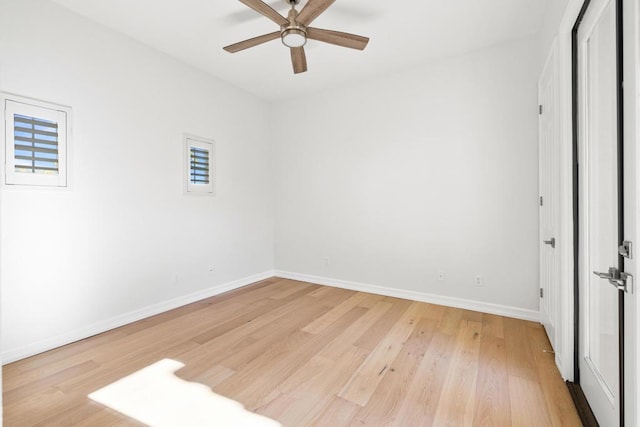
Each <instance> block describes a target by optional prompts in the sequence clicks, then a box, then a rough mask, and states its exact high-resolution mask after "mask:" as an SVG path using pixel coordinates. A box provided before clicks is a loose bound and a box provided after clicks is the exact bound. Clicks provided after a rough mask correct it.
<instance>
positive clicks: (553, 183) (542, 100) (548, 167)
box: [538, 44, 560, 350]
mask: <svg viewBox="0 0 640 427" xmlns="http://www.w3.org/2000/svg"><path fill="white" fill-rule="evenodd" d="M556 67H557V49H556V45H555V44H554V47H553V48H552V50H551V52H550V54H549V58H548V59H547V62H546V64H545V66H544V69H543V71H542V75H541V77H540V81H539V82H538V100H539V104H540V106H539V108H540V110H539V116H538V117H539V118H538V138H539V143H538V146H539V147H538V155H539V176H540V181H539V187H540V203H539V205H540V216H539V221H540V227H539V228H540V317H541V322H542V324H543V325H544V328H545V330H546V332H547V336H548V337H549V341H550V342H551V345H552V346H553V348H554V350H557V349H556V344H557V342H556V321H557V310H558V294H559V292H558V291H559V288H558V285H559V279H560V278H559V273H560V270H559V265H560V264H559V259H558V257H559V255H560V252H559V251H558V250H557V249H556V245H558V244H559V242H558V241H557V240H556V239H557V237H556V236H557V235H558V233H557V232H558V221H559V211H558V208H559V193H558V191H559V189H560V181H559V180H560V170H559V167H560V163H559V157H560V153H559V151H558V140H559V139H558V120H557V113H556V110H557V106H558V103H557V88H556V76H557V75H558V74H557V68H556Z"/></svg>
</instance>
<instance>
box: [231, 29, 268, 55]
mask: <svg viewBox="0 0 640 427" xmlns="http://www.w3.org/2000/svg"><path fill="white" fill-rule="evenodd" d="M279 37H280V31H276V32H274V33H269V34H265V35H262V36H258V37H254V38H252V39H248V40H244V41H241V42H238V43H235V44H232V45H229V46H226V47H223V49H224V50H226V51H227V52H229V53H236V52H240V51H241V50H245V49H249V48H250V47H254V46H258V45H259V44H262V43H266V42H269V41H271V40H275V39H277V38H279Z"/></svg>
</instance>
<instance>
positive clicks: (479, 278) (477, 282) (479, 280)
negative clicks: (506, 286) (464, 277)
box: [473, 274, 482, 287]
mask: <svg viewBox="0 0 640 427" xmlns="http://www.w3.org/2000/svg"><path fill="white" fill-rule="evenodd" d="M473 283H474V284H475V285H476V286H478V287H480V286H482V275H480V274H476V278H475V280H474V282H473Z"/></svg>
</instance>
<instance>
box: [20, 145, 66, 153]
mask: <svg viewBox="0 0 640 427" xmlns="http://www.w3.org/2000/svg"><path fill="white" fill-rule="evenodd" d="M14 147H15V150H16V151H17V150H20V151H34V152H37V153H49V154H58V149H57V148H56V149H53V148H43V147H34V146H31V145H18V144H16V145H15V146H14Z"/></svg>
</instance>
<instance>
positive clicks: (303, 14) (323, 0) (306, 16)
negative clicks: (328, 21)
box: [296, 0, 336, 27]
mask: <svg viewBox="0 0 640 427" xmlns="http://www.w3.org/2000/svg"><path fill="white" fill-rule="evenodd" d="M335 1H336V0H309V2H308V3H307V4H306V5H305V7H304V8H303V9H302V10H301V11H300V14H299V15H298V17H297V18H296V21H297V22H298V23H299V24H302V25H304V26H305V27H306V26H308V25H309V24H311V23H312V22H313V20H314V19H316V18H317V17H318V16H320V14H321V13H322V12H324V11H325V10H327V8H328V7H329V6H331V5H332V4H333V3H334V2H335Z"/></svg>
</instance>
